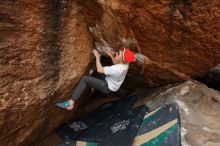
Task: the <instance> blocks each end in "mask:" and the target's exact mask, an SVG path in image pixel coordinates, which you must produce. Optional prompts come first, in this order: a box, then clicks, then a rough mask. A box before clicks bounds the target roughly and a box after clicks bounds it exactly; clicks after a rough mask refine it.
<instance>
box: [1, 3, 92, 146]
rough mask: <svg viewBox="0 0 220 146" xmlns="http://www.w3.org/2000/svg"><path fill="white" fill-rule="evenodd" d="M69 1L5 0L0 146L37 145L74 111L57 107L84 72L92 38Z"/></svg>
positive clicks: (2, 13) (2, 7) (2, 30)
mask: <svg viewBox="0 0 220 146" xmlns="http://www.w3.org/2000/svg"><path fill="white" fill-rule="evenodd" d="M77 10H78V9H77V6H76V3H75V2H74V1H70V0H62V1H61V0H56V1H54V0H46V1H45V0H34V1H27V0H3V1H2V0H1V1H0V135H1V136H0V145H1V146H15V145H22V146H24V145H33V144H32V143H34V142H36V141H39V139H41V138H42V137H44V136H45V135H47V134H48V133H50V132H51V131H52V130H54V129H55V128H56V127H57V126H58V125H59V124H61V123H62V122H65V121H66V120H68V119H69V118H70V117H71V116H72V114H71V112H68V111H63V110H60V109H58V108H56V107H55V106H54V105H55V103H56V102H57V101H61V100H64V99H65V98H68V97H69V95H70V92H71V90H72V88H73V87H74V86H75V85H76V83H77V82H78V81H79V79H80V77H81V76H82V75H83V74H85V72H86V70H87V68H88V66H89V62H90V60H91V59H90V58H91V48H92V43H91V42H92V41H91V37H90V36H89V34H88V29H87V26H86V23H85V22H84V21H83V19H82V18H81V17H80V15H79V12H77Z"/></svg>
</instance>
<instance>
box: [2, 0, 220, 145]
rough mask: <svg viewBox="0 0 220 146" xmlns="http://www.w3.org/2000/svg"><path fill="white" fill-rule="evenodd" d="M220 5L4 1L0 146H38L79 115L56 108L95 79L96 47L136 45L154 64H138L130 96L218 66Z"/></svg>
mask: <svg viewBox="0 0 220 146" xmlns="http://www.w3.org/2000/svg"><path fill="white" fill-rule="evenodd" d="M219 3H220V2H219V1H217V0H212V1H205V0H200V1H192V0H191V1H190V0H173V1H170V0H161V1H158V0H150V1H146V0H139V1H135V0H111V1H108V0H89V1H88V0H77V1H74V0H32V1H27V0H1V1H0V135H1V136H0V145H4V146H6V145H9V146H10V145H12V146H14V145H33V143H35V142H36V141H39V140H40V139H42V138H43V137H44V136H45V135H47V134H49V133H50V132H51V131H52V130H53V129H55V128H56V127H57V126H58V125H60V124H61V123H63V122H65V121H67V120H68V119H69V118H70V117H71V116H72V114H71V113H69V112H64V111H62V110H59V109H57V108H55V106H54V104H55V103H56V102H57V101H59V100H63V99H64V98H68V97H69V95H70V93H71V90H72V89H73V88H74V87H75V85H76V83H77V82H78V81H79V79H80V77H81V76H82V75H83V74H85V73H86V72H87V69H88V68H89V67H90V64H89V63H90V61H91V54H90V53H91V50H92V47H93V45H94V44H95V43H96V44H98V45H100V46H104V47H112V48H113V49H114V50H118V49H119V48H120V47H121V46H130V47H131V48H132V49H133V51H136V52H137V53H142V54H143V55H145V56H146V57H148V58H149V59H150V61H148V62H146V60H144V62H142V64H141V63H140V65H139V66H137V65H134V64H133V65H131V70H130V72H129V74H128V77H127V79H126V82H125V83H126V84H125V85H128V86H129V89H132V88H134V87H135V88H136V87H138V86H136V85H139V86H143V85H148V86H157V85H160V84H166V83H172V82H177V81H181V80H185V79H188V78H189V77H190V76H192V77H196V76H199V75H201V73H203V72H204V71H206V70H207V69H209V68H211V67H214V66H216V65H217V64H219V62H220V49H219V44H220V22H219V21H220V19H219V17H220V11H219V9H220V5H219ZM88 26H89V27H90V32H91V33H89V29H88ZM91 34H92V35H91ZM91 36H92V37H93V40H92V37H91ZM93 41H94V42H93ZM131 83H132V84H131Z"/></svg>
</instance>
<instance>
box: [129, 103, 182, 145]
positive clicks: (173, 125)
mask: <svg viewBox="0 0 220 146" xmlns="http://www.w3.org/2000/svg"><path fill="white" fill-rule="evenodd" d="M180 145H181V136H180V116H179V108H178V105H177V104H176V103H173V104H169V105H165V106H163V107H160V108H158V109H156V110H153V111H152V112H150V113H147V114H146V115H145V116H144V119H143V121H142V123H141V125H140V128H139V130H138V132H137V135H136V137H135V139H134V142H133V145H132V146H180Z"/></svg>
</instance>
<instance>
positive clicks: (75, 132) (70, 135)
mask: <svg viewBox="0 0 220 146" xmlns="http://www.w3.org/2000/svg"><path fill="white" fill-rule="evenodd" d="M136 99H137V97H136V96H135V95H130V96H128V97H125V98H123V99H121V100H118V101H114V102H110V103H106V104H103V105H102V106H100V107H99V108H97V109H96V110H95V111H93V112H92V113H90V114H89V115H87V116H85V117H82V118H80V119H77V120H74V121H70V122H68V123H66V124H64V125H62V126H60V127H59V128H58V129H56V132H57V133H58V135H59V136H61V137H62V138H63V139H64V140H68V141H71V140H77V138H78V137H79V136H80V135H81V134H82V133H84V132H85V131H86V130H87V129H88V128H90V127H92V126H93V125H95V124H96V123H97V122H99V121H100V120H102V119H104V118H106V117H108V116H111V115H114V114H117V113H120V112H123V111H126V110H128V109H130V108H131V107H132V105H133V104H134V102H135V101H136Z"/></svg>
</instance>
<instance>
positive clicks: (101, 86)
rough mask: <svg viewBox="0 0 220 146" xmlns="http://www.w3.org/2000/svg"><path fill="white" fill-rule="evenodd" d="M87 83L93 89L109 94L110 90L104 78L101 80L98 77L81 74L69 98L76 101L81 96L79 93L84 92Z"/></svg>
mask: <svg viewBox="0 0 220 146" xmlns="http://www.w3.org/2000/svg"><path fill="white" fill-rule="evenodd" d="M87 85H88V86H90V87H93V88H95V89H98V90H100V91H101V92H102V93H105V94H109V93H110V92H112V91H111V90H110V89H109V88H108V84H107V82H106V80H105V79H103V80H102V79H98V78H94V77H90V76H83V77H82V79H81V80H80V82H79V84H78V85H77V87H76V89H75V90H74V91H73V94H72V96H71V99H72V100H74V101H76V100H77V99H78V98H79V97H80V96H81V94H82V93H83V92H84V90H85V89H86V87H87Z"/></svg>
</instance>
